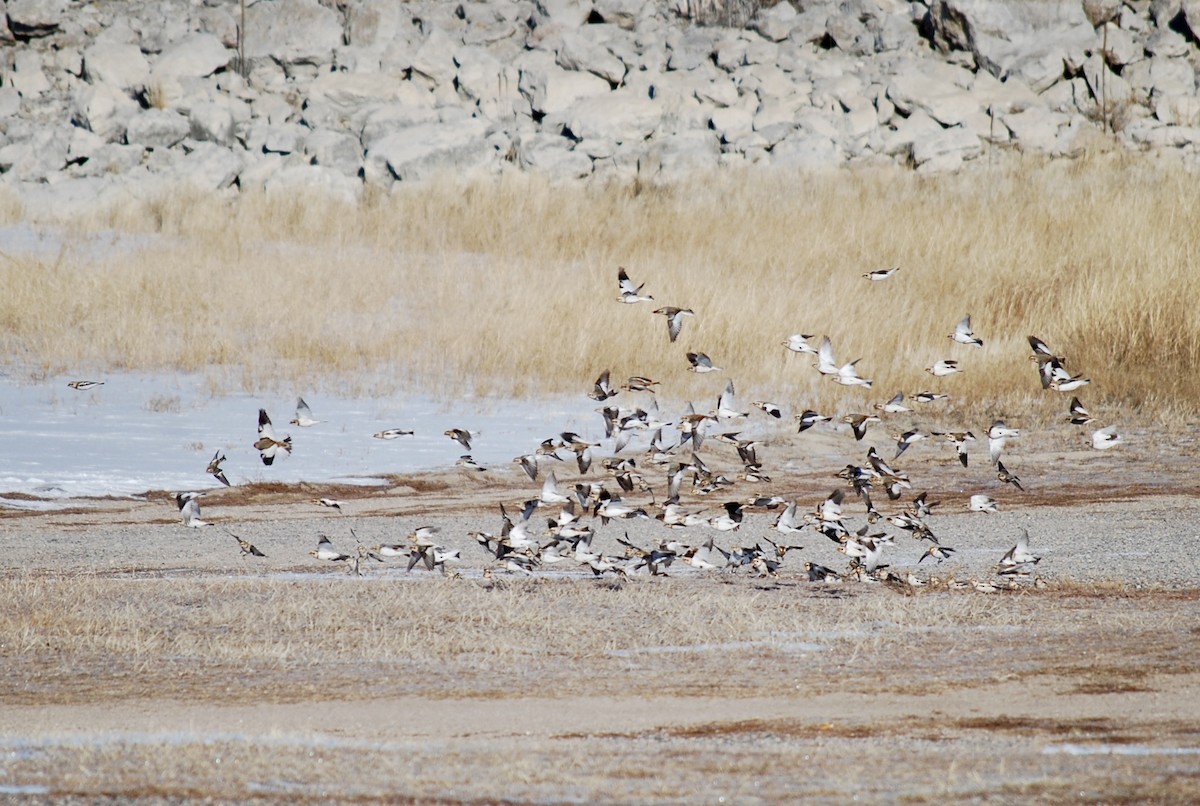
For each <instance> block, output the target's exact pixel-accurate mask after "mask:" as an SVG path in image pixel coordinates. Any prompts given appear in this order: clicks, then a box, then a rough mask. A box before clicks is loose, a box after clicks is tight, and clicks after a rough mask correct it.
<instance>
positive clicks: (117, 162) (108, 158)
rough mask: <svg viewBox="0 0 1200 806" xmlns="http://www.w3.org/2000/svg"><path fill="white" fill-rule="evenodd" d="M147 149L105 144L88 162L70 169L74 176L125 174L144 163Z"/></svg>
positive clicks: (136, 146)
mask: <svg viewBox="0 0 1200 806" xmlns="http://www.w3.org/2000/svg"><path fill="white" fill-rule="evenodd" d="M145 151H146V150H145V149H144V148H142V147H141V146H140V145H121V144H120V143H104V144H103V145H102V146H100V147H99V148H98V149H96V150H95V151H93V152H92V153H91V155H90V156H89V157H88V158H87V160H86V161H85V162H83V163H81V164H79V165H75V166H73V167H72V168H71V169H70V173H71V175H73V176H106V175H108V174H124V173H128V172H129V171H131V170H133V169H134V168H135V167H136V166H138V165H140V164H141V162H142V155H143V154H144V153H145Z"/></svg>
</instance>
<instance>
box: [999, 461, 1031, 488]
mask: <svg viewBox="0 0 1200 806" xmlns="http://www.w3.org/2000/svg"><path fill="white" fill-rule="evenodd" d="M996 478H998V479H999V480H1000V481H1002V482H1004V483H1005V484H1011V485H1012V486H1014V487H1016V488H1017V489H1018V490H1020V491H1021V492H1025V488H1024V487H1022V486H1021V480H1020V479H1019V478H1017V477H1016V476H1015V475H1014V474H1012V473H1009V472H1008V468H1006V467H1005V466H1004V462H996Z"/></svg>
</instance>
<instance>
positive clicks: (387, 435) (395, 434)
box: [371, 428, 413, 439]
mask: <svg viewBox="0 0 1200 806" xmlns="http://www.w3.org/2000/svg"><path fill="white" fill-rule="evenodd" d="M412 435H413V432H412V431H405V430H404V429H403V428H385V429H384V430H382V431H378V432H376V433H374V434H372V435H371V436H373V437H375V439H399V438H400V437H411V436H412Z"/></svg>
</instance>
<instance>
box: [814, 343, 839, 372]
mask: <svg viewBox="0 0 1200 806" xmlns="http://www.w3.org/2000/svg"><path fill="white" fill-rule="evenodd" d="M813 366H814V367H816V368H817V372H819V373H821V374H822V375H837V374H838V369H839V367H838V363H837V359H836V358H834V357H833V342H832V341H830V340H829V337H828V336H822V337H821V346H820V347H818V348H817V363H815V364H813Z"/></svg>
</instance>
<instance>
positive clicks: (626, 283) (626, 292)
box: [617, 266, 654, 305]
mask: <svg viewBox="0 0 1200 806" xmlns="http://www.w3.org/2000/svg"><path fill="white" fill-rule="evenodd" d="M617 284H618V287H619V288H620V291H621V295H620V296H619V297H617V301H618V302H624V303H625V304H627V305H633V304H636V303H638V302H653V301H654V297H652V296H650V295H649V294H642V288H644V287H645V285H646V284H645V283H642V284H641V285H634V283H633V280H630V279H629V274H628V273H627V272H626V271H625V267H624V266H622V267H621V268H620V269H619V270H618V272H617Z"/></svg>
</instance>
